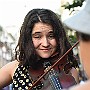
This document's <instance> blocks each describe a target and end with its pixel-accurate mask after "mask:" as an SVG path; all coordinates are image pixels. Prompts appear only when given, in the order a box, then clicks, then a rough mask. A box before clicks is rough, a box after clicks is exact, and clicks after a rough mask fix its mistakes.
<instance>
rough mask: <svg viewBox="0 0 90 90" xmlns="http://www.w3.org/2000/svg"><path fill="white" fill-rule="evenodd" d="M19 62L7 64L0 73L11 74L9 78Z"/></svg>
mask: <svg viewBox="0 0 90 90" xmlns="http://www.w3.org/2000/svg"><path fill="white" fill-rule="evenodd" d="M18 64H19V62H18V61H17V60H15V61H12V62H10V63H8V64H6V65H5V66H3V67H2V68H1V69H0V72H3V71H4V72H7V73H9V74H11V76H12V75H13V73H14V71H15V70H16V68H17V66H18Z"/></svg>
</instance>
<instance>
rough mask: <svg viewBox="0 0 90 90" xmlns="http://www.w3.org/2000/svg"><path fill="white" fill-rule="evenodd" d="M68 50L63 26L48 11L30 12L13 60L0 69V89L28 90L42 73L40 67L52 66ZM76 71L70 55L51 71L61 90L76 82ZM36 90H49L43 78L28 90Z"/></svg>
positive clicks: (75, 65)
mask: <svg viewBox="0 0 90 90" xmlns="http://www.w3.org/2000/svg"><path fill="white" fill-rule="evenodd" d="M70 47H71V45H70V43H69V42H68V40H67V37H66V34H65V31H64V28H63V25H62V23H61V21H60V19H59V18H58V16H57V15H56V14H55V13H54V12H52V11H51V10H48V9H33V10H31V11H30V12H28V14H27V15H26V17H25V19H24V22H23V24H22V27H21V30H20V37H19V41H18V45H17V46H16V49H15V50H16V54H15V60H14V61H12V62H10V63H8V64H7V65H5V66H4V67H2V68H1V69H0V88H3V87H4V86H6V85H9V84H10V83H12V85H13V89H15V90H28V89H29V88H30V87H31V86H32V83H34V82H35V81H36V80H37V79H38V78H39V77H40V76H41V75H42V74H43V73H44V71H45V68H44V63H45V62H50V64H51V65H53V64H54V63H55V62H56V61H57V60H58V58H59V57H61V56H62V55H63V54H64V53H65V52H66V51H67V50H68V49H69V48H70ZM65 67H67V69H66V68H65ZM76 67H77V63H76V60H75V58H74V56H73V51H71V52H70V53H69V54H68V55H67V56H66V57H65V58H64V59H63V61H61V62H60V63H59V64H58V65H57V66H56V67H55V68H54V69H55V71H56V72H57V73H58V76H59V79H60V82H61V85H62V88H68V87H70V86H72V85H75V84H76V82H78V72H77V70H76V69H75V68H76ZM39 89H40V90H52V86H51V84H50V82H49V80H48V77H47V75H46V76H45V77H43V78H42V80H41V81H40V82H39V83H37V85H36V86H34V87H33V89H32V90H39Z"/></svg>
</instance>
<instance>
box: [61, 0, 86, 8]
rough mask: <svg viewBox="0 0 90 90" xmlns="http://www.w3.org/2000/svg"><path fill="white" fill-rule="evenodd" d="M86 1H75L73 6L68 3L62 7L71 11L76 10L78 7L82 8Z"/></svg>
mask: <svg viewBox="0 0 90 90" xmlns="http://www.w3.org/2000/svg"><path fill="white" fill-rule="evenodd" d="M84 1H85V0H73V3H72V4H70V3H69V2H67V3H66V4H65V5H62V7H64V8H65V9H69V10H70V9H73V10H74V8H75V7H78V6H80V7H81V6H82V4H83V2H84Z"/></svg>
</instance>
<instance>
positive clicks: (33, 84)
mask: <svg viewBox="0 0 90 90" xmlns="http://www.w3.org/2000/svg"><path fill="white" fill-rule="evenodd" d="M78 43H79V40H78V41H77V42H76V43H75V44H74V45H73V46H72V47H71V48H70V49H69V50H67V52H66V53H65V54H63V55H62V56H61V57H60V58H59V59H58V60H57V61H56V62H55V63H54V64H53V65H52V66H51V67H50V68H49V69H48V71H46V72H45V73H43V74H42V75H41V76H40V77H39V78H38V79H37V80H36V81H35V82H34V83H33V85H32V86H31V87H30V88H29V89H28V90H31V89H32V88H33V87H34V86H35V85H36V84H37V83H38V82H39V81H40V80H41V79H42V78H43V77H44V76H45V75H46V74H47V73H48V72H49V71H50V70H51V69H52V68H54V67H55V66H56V65H57V64H58V63H59V62H60V61H61V60H62V59H63V58H64V57H65V56H66V55H68V53H69V52H70V51H71V50H72V49H73V48H74V47H75V46H76V45H77V44H78Z"/></svg>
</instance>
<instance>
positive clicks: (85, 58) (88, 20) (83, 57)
mask: <svg viewBox="0 0 90 90" xmlns="http://www.w3.org/2000/svg"><path fill="white" fill-rule="evenodd" d="M64 24H65V25H66V26H68V27H69V28H71V29H73V30H76V31H77V37H78V39H79V40H80V43H79V56H80V61H81V64H82V65H83V68H84V71H85V73H86V76H87V79H88V80H86V81H85V82H84V83H83V84H79V85H76V86H74V87H71V88H70V89H65V90H90V0H86V5H85V7H84V8H83V9H82V10H81V11H79V12H78V13H77V14H76V15H74V16H72V17H70V18H68V19H67V20H65V21H64Z"/></svg>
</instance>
